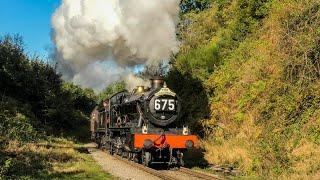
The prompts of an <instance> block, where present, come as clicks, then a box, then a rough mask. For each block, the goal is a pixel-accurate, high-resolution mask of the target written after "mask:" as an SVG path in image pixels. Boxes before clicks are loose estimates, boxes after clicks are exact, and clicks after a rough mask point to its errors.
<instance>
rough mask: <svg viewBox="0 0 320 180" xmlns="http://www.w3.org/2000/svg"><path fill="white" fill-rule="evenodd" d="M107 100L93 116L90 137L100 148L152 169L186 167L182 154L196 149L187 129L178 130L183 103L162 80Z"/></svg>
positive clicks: (158, 78) (193, 138)
mask: <svg viewBox="0 0 320 180" xmlns="http://www.w3.org/2000/svg"><path fill="white" fill-rule="evenodd" d="M150 82H151V86H150V87H143V86H138V87H137V88H136V89H134V90H133V91H132V92H128V91H121V92H118V93H116V94H114V95H112V96H111V97H110V98H108V99H105V100H104V101H103V102H102V103H101V104H100V105H99V106H96V107H95V109H94V110H93V111H92V113H91V136H92V139H93V140H94V141H95V142H96V143H97V144H98V146H99V147H100V148H105V149H107V150H108V151H109V152H110V154H118V155H121V156H123V157H126V158H128V159H130V160H134V161H136V162H139V163H142V164H144V165H145V166H149V165H151V164H155V163H167V164H168V165H170V166H183V165H184V163H183V153H184V152H185V150H186V149H189V148H193V147H195V146H197V144H198V139H197V137H196V136H195V135H192V134H190V131H189V129H188V127H187V126H182V127H177V126H176V125H175V123H174V122H175V121H176V120H177V119H178V118H179V115H180V109H181V101H180V99H179V97H178V96H177V94H176V93H175V92H173V91H172V90H171V89H170V88H168V87H167V85H166V83H165V82H164V80H163V78H161V77H155V78H153V79H151V80H150Z"/></svg>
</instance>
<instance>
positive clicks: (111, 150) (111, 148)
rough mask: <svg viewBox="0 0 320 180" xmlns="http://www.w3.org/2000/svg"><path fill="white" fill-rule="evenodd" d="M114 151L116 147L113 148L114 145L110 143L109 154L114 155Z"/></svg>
mask: <svg viewBox="0 0 320 180" xmlns="http://www.w3.org/2000/svg"><path fill="white" fill-rule="evenodd" d="M113 151H114V147H113V145H112V143H110V145H109V153H110V154H111V155H113Z"/></svg>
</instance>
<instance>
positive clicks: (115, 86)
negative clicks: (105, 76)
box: [99, 81, 125, 101]
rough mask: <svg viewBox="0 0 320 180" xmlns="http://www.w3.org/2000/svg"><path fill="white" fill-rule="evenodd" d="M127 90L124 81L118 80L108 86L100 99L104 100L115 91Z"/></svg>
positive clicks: (100, 95)
mask: <svg viewBox="0 0 320 180" xmlns="http://www.w3.org/2000/svg"><path fill="white" fill-rule="evenodd" d="M123 90H125V83H124V81H118V82H114V83H111V84H110V85H109V86H108V87H106V88H105V89H104V90H102V92H101V93H100V94H99V101H103V100H105V99H107V98H109V97H110V96H111V95H113V94H114V93H117V92H120V91H123Z"/></svg>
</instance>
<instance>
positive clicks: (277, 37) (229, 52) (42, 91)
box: [0, 0, 320, 179]
mask: <svg viewBox="0 0 320 180" xmlns="http://www.w3.org/2000/svg"><path fill="white" fill-rule="evenodd" d="M177 33H178V37H179V40H180V41H181V47H180V52H179V53H178V54H176V55H174V56H173V57H172V59H171V61H170V70H169V72H167V73H166V74H165V77H166V81H167V83H168V85H169V87H171V88H172V89H173V90H174V91H176V92H177V94H178V95H179V96H180V97H181V99H182V100H183V103H182V105H183V107H182V117H181V120H180V123H182V122H183V123H184V122H187V123H188V124H189V126H190V127H191V128H192V130H193V131H194V132H197V133H198V135H199V136H200V137H202V138H203V140H204V141H203V148H204V150H205V159H206V161H208V162H209V163H210V164H215V165H225V166H232V167H234V168H238V170H239V176H240V177H247V178H263V177H264V178H266V177H268V178H281V179H282V178H287V179H292V178H298V179H301V178H302V179H308V178H310V177H314V178H317V177H318V178H319V177H320V2H319V1H318V0H297V1H292V0H284V1H278V0H182V1H181V14H180V23H179V26H178V32H177ZM142 74H143V73H142ZM0 78H1V79H0V97H1V104H0V118H1V121H0V141H1V143H0V146H1V147H0V151H1V154H0V165H3V166H0V167H1V169H0V177H1V175H2V174H6V173H7V174H8V173H10V167H11V165H12V161H14V159H12V157H9V156H8V155H6V154H5V153H3V152H2V150H1V149H3V146H6V144H8V143H9V141H11V140H14V139H15V140H19V141H26V142H30V141H35V140H36V139H39V138H46V137H48V135H50V136H74V137H77V138H79V137H80V138H81V136H79V134H81V135H83V136H85V134H86V133H84V132H85V131H86V130H84V128H83V127H85V126H86V124H87V123H88V115H89V113H90V110H91V109H92V107H93V106H94V105H95V103H96V102H99V100H101V99H104V98H106V97H108V96H110V95H111V94H112V93H113V92H115V91H118V90H121V89H123V88H124V87H125V84H124V83H123V82H116V83H114V84H111V85H110V86H109V87H106V89H105V90H103V91H102V93H100V94H99V95H95V94H94V92H93V91H92V90H90V89H83V88H80V87H78V86H76V85H73V84H71V83H67V82H64V81H63V80H62V79H61V76H60V75H59V74H58V73H57V72H56V71H55V65H54V64H50V63H44V61H42V60H40V59H38V58H37V57H34V58H30V57H29V56H27V55H26V54H25V53H24V51H23V45H22V42H21V38H19V37H3V38H2V39H1V41H0ZM81 128H82V129H81ZM77 132H80V133H77ZM10 163H11V164H10ZM5 165H7V166H8V167H9V168H8V167H7V166H5ZM4 167H7V168H4Z"/></svg>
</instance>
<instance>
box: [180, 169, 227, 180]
mask: <svg viewBox="0 0 320 180" xmlns="http://www.w3.org/2000/svg"><path fill="white" fill-rule="evenodd" d="M179 171H180V172H183V173H185V174H188V175H191V176H194V177H197V178H199V179H208V180H211V179H221V178H219V177H218V176H215V175H212V174H208V173H203V172H200V171H196V170H192V169H188V168H185V167H180V169H179Z"/></svg>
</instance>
